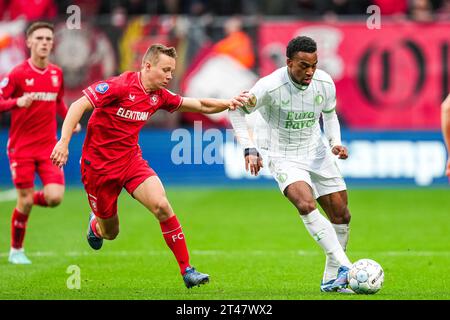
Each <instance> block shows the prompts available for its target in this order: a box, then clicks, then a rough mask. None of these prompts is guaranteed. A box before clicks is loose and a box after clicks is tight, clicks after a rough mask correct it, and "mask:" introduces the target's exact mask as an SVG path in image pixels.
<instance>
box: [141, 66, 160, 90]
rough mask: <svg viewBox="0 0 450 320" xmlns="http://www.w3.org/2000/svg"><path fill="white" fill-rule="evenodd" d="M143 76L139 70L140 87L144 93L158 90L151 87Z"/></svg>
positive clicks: (142, 72)
mask: <svg viewBox="0 0 450 320" xmlns="http://www.w3.org/2000/svg"><path fill="white" fill-rule="evenodd" d="M143 74H144V71H142V70H141V72H140V75H139V76H140V77H141V83H142V86H143V87H144V90H145V91H146V92H151V91H155V90H157V89H158V88H155V86H154V85H152V83H151V82H150V81H148V80H147V81H146V77H144V76H143Z"/></svg>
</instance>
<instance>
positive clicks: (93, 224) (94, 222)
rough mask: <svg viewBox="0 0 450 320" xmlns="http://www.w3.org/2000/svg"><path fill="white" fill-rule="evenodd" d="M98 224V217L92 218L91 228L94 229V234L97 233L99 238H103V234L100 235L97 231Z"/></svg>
mask: <svg viewBox="0 0 450 320" xmlns="http://www.w3.org/2000/svg"><path fill="white" fill-rule="evenodd" d="M97 224H98V222H97V219H95V218H94V219H92V220H91V229H92V231H93V232H94V235H95V236H96V237H97V238H102V236H101V235H99V234H98V232H97Z"/></svg>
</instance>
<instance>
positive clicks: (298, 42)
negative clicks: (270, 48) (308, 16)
mask: <svg viewBox="0 0 450 320" xmlns="http://www.w3.org/2000/svg"><path fill="white" fill-rule="evenodd" d="M316 51H317V43H316V42H315V41H314V40H313V39H311V38H310V37H306V36H300V37H296V38H294V39H292V40H291V41H289V43H288V45H287V48H286V57H288V58H289V59H292V58H293V57H294V54H296V53H297V52H308V53H313V52H316Z"/></svg>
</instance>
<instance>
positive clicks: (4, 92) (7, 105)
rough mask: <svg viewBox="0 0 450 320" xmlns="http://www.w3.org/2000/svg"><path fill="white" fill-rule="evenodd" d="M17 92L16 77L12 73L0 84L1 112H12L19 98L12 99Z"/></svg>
mask: <svg viewBox="0 0 450 320" xmlns="http://www.w3.org/2000/svg"><path fill="white" fill-rule="evenodd" d="M15 91H16V81H15V75H14V73H13V72H11V73H10V74H9V75H7V76H6V77H4V78H3V79H2V80H1V82H0V112H2V111H8V110H11V109H12V108H14V107H15V106H16V105H17V98H11V97H12V96H14V93H15Z"/></svg>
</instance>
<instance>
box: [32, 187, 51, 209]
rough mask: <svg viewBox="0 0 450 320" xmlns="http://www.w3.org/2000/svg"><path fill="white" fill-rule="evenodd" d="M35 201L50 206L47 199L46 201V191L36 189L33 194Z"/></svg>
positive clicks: (40, 204)
mask: <svg viewBox="0 0 450 320" xmlns="http://www.w3.org/2000/svg"><path fill="white" fill-rule="evenodd" d="M33 203H34V204H37V205H38V206H41V207H48V203H47V201H45V197H44V191H42V190H41V191H35V192H34V195H33Z"/></svg>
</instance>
